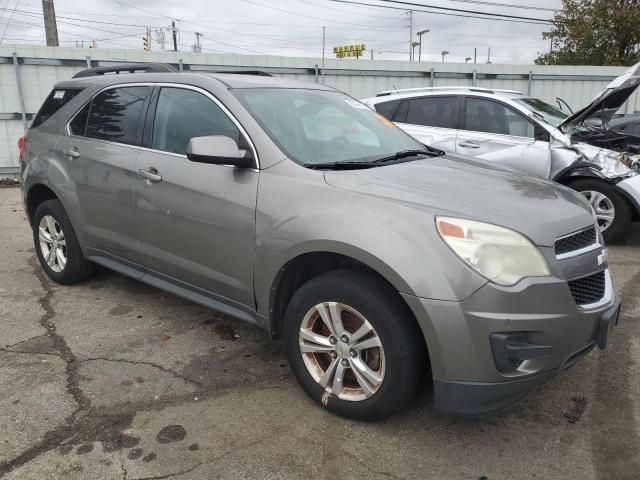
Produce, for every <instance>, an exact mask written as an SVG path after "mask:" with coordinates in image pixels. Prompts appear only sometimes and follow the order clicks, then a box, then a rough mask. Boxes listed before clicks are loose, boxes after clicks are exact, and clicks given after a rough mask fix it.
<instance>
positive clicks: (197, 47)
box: [193, 32, 202, 53]
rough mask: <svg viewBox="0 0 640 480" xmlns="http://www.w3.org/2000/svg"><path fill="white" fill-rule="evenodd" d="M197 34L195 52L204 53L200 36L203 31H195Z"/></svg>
mask: <svg viewBox="0 0 640 480" xmlns="http://www.w3.org/2000/svg"><path fill="white" fill-rule="evenodd" d="M194 33H195V35H196V43H195V44H194V45H193V53H202V45H200V37H201V36H202V33H200V32H194Z"/></svg>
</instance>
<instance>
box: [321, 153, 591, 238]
mask: <svg viewBox="0 0 640 480" xmlns="http://www.w3.org/2000/svg"><path fill="white" fill-rule="evenodd" d="M325 180H326V182H327V183H328V184H329V185H331V186H332V187H334V188H339V189H342V190H348V191H352V192H357V193H361V194H365V195H372V196H376V197H379V198H385V199H389V200H392V201H398V202H402V203H404V204H409V205H414V206H416V207H418V208H420V209H423V210H425V211H427V212H428V213H429V214H432V215H447V216H453V217H460V218H467V219H471V220H478V221H482V222H488V223H492V224H495V225H500V226H503V227H507V228H510V229H512V230H515V231H518V232H520V233H522V234H524V235H525V236H527V237H528V238H529V239H531V240H532V241H533V242H534V243H535V244H537V245H540V246H553V244H554V243H555V239H556V238H557V237H560V236H562V235H565V234H567V233H571V232H574V231H576V230H580V229H582V228H585V227H587V226H589V225H591V224H593V222H594V221H593V216H592V213H591V209H590V207H589V205H588V203H587V201H586V200H585V199H584V197H582V196H581V195H579V194H578V193H576V192H574V191H573V190H570V189H568V188H566V187H562V186H560V185H558V184H556V183H552V182H549V181H547V180H542V179H537V178H534V177H527V176H524V175H520V174H515V173H511V172H509V171H506V170H502V169H498V168H495V167H493V166H492V165H490V164H488V163H485V162H483V161H481V160H477V159H470V158H468V157H461V156H457V155H447V156H443V157H434V158H428V159H424V160H418V161H414V162H405V163H397V164H393V165H387V166H383V167H377V168H370V169H363V170H348V171H345V170H341V171H328V172H326V173H325Z"/></svg>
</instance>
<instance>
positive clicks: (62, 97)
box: [31, 88, 82, 128]
mask: <svg viewBox="0 0 640 480" xmlns="http://www.w3.org/2000/svg"><path fill="white" fill-rule="evenodd" d="M81 91H82V89H79V88H54V89H53V90H52V91H51V93H50V94H49V96H48V97H47V98H46V100H45V101H44V103H43V104H42V106H41V107H40V110H39V111H38V113H37V115H36V116H35V118H34V119H33V122H31V128H38V127H39V126H40V125H42V124H43V123H45V122H46V121H47V120H49V118H51V117H52V116H53V114H54V113H56V112H57V111H58V110H60V109H61V108H62V107H64V106H65V105H66V104H67V103H69V101H71V100H72V99H73V98H74V97H75V96H76V95H78V94H79V93H80V92H81Z"/></svg>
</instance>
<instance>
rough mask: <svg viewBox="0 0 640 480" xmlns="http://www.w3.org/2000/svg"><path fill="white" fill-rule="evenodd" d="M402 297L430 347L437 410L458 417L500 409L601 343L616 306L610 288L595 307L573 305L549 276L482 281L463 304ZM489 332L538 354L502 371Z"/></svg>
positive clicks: (561, 284) (564, 289) (563, 284)
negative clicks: (510, 283)
mask: <svg viewBox="0 0 640 480" xmlns="http://www.w3.org/2000/svg"><path fill="white" fill-rule="evenodd" d="M404 297H405V300H406V301H407V303H408V304H409V306H410V307H411V308H412V310H413V311H414V313H415V314H416V318H418V321H419V323H420V325H421V327H422V330H423V333H424V335H425V339H426V342H427V346H428V348H429V356H430V360H431V370H432V373H433V381H434V393H435V406H436V408H438V409H439V410H441V411H445V412H450V413H457V414H464V415H481V414H487V413H491V412H495V411H498V410H501V409H503V408H506V407H508V406H509V405H512V404H513V403H515V402H517V401H518V400H520V399H522V398H523V397H525V396H526V395H527V394H528V393H529V392H531V391H532V390H533V389H535V388H536V387H538V386H539V385H541V384H543V383H545V382H546V381H547V380H548V379H549V378H551V377H552V376H553V375H554V374H556V373H557V372H559V371H561V370H564V369H566V368H568V367H570V366H571V365H573V364H574V363H576V362H577V361H578V360H580V359H581V358H582V357H584V356H585V355H586V354H587V353H588V352H590V351H591V350H592V349H593V348H594V347H595V346H597V345H600V347H601V348H604V347H605V346H606V342H607V338H608V334H609V331H610V329H611V328H612V327H613V325H614V324H615V323H616V322H617V314H618V312H619V308H620V299H619V297H618V296H617V295H615V293H613V291H611V293H610V296H609V297H608V298H606V299H605V300H606V301H604V302H601V303H599V304H598V306H597V308H591V309H580V308H578V307H577V306H576V304H575V302H574V300H573V297H572V296H571V292H570V290H569V287H568V286H567V283H566V281H564V280H561V279H558V278H554V277H549V278H539V279H525V280H523V281H522V282H520V283H519V284H518V285H516V286H514V287H506V288H505V287H500V286H497V285H494V284H487V285H485V286H484V287H482V288H481V289H480V290H479V291H477V292H476V293H475V294H473V295H472V296H471V297H469V298H467V299H466V300H464V301H462V302H450V301H439V300H431V299H424V298H418V297H412V296H409V295H404ZM496 308H499V309H500V311H499V312H496V311H495V310H496ZM494 334H504V335H506V336H515V337H516V338H519V339H524V340H525V342H526V343H525V345H529V346H541V347H542V346H544V347H545V349H544V355H542V356H536V355H533V356H532V357H531V358H529V359H525V360H523V361H517V362H514V363H513V365H511V367H512V368H504V363H501V362H500V361H499V359H498V358H497V356H496V351H495V350H496V348H495V344H493V345H492V336H493V335H494ZM549 347H550V348H549Z"/></svg>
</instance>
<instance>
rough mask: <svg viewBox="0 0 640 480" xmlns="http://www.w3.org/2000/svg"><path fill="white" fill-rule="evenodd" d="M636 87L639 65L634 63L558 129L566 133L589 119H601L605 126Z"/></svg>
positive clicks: (639, 83)
mask: <svg viewBox="0 0 640 480" xmlns="http://www.w3.org/2000/svg"><path fill="white" fill-rule="evenodd" d="M638 85H640V63H636V64H635V65H634V66H633V67H631V68H630V69H628V70H627V71H626V72H624V73H623V74H622V75H620V76H619V77H618V78H616V79H615V80H613V81H612V82H611V83H610V84H609V85H607V86H606V87H605V89H604V90H603V91H602V92H600V93H599V94H598V95H596V97H595V98H594V99H593V101H592V102H591V103H590V104H589V105H587V106H586V107H584V108H583V109H581V110H578V111H577V112H575V113H574V114H572V115H570V116H569V117H567V118H565V119H564V120H563V121H562V123H560V124H559V125H558V128H560V129H562V131H567V130H568V129H570V128H572V127H575V126H576V125H579V124H580V123H582V122H584V121H585V120H588V119H590V118H597V119H601V120H602V121H603V122H604V123H605V124H606V123H607V122H609V120H611V117H613V114H614V113H616V111H617V110H618V109H619V108H620V107H621V106H622V105H623V104H624V102H626V101H627V99H628V98H629V97H630V96H631V94H632V93H633V92H634V91H635V90H636V88H638Z"/></svg>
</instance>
